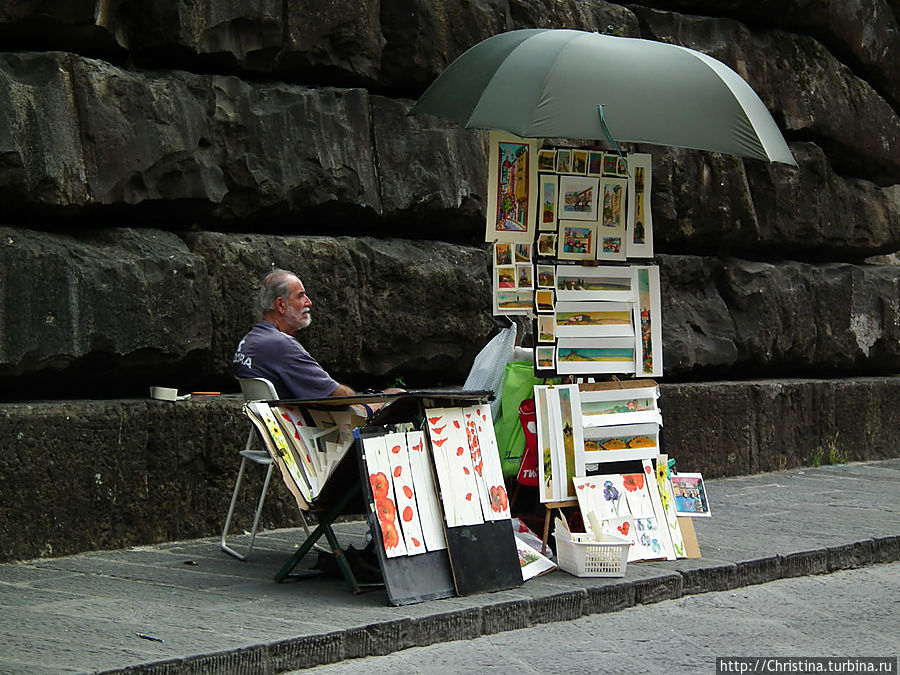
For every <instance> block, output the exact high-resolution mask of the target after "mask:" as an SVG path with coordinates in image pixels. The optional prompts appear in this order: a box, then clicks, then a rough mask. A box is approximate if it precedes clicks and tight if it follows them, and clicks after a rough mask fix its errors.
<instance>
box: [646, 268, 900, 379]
mask: <svg viewBox="0 0 900 675" xmlns="http://www.w3.org/2000/svg"><path fill="white" fill-rule="evenodd" d="M657 258H658V261H659V263H660V277H661V279H660V283H661V285H662V287H663V288H664V289H665V290H664V291H663V296H664V298H663V312H662V316H663V344H664V351H663V354H664V357H663V358H664V363H665V370H666V372H667V373H671V374H682V373H687V372H691V371H694V372H699V371H700V370H701V369H702V370H703V371H705V372H707V373H716V374H719V375H722V374H725V373H729V372H730V373H732V374H736V373H746V374H751V373H752V374H755V375H756V376H760V375H762V374H776V373H783V374H791V373H805V374H809V375H813V374H816V373H818V374H821V373H823V372H840V371H843V372H848V371H856V372H864V371H866V370H868V371H869V372H879V371H887V372H896V370H897V368H898V367H900V305H898V300H897V298H898V294H900V288H898V283H900V277H898V274H897V268H896V267H895V266H893V265H851V264H845V263H826V264H810V263H800V262H775V263H766V262H753V261H747V260H737V259H734V258H725V259H720V258H702V257H697V256H670V255H660V256H658V257H657Z"/></svg>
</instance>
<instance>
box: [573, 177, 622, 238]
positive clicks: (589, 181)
mask: <svg viewBox="0 0 900 675" xmlns="http://www.w3.org/2000/svg"><path fill="white" fill-rule="evenodd" d="M598 184H599V179H597V178H589V177H587V176H585V177H582V176H561V177H560V179H559V199H558V205H557V208H556V215H557V218H560V219H563V218H564V219H567V220H589V221H596V220H597V218H598V216H599V212H598V209H597V204H598V203H599V200H598V196H599V192H598ZM624 193H625V190H624V188H623V189H622V197H623V198H624V196H625V194H624ZM623 218H624V211H623ZM622 232H623V234H624V232H625V221H624V219H623V220H622Z"/></svg>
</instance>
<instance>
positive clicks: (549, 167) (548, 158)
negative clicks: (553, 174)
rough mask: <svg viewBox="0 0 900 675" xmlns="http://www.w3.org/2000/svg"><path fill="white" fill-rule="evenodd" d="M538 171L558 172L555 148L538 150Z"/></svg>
mask: <svg viewBox="0 0 900 675" xmlns="http://www.w3.org/2000/svg"><path fill="white" fill-rule="evenodd" d="M538 171H556V150H554V149H553V148H541V149H540V150H538Z"/></svg>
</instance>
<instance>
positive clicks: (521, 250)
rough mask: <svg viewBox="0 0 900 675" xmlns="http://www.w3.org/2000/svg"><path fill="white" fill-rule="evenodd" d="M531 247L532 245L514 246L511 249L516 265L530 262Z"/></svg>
mask: <svg viewBox="0 0 900 675" xmlns="http://www.w3.org/2000/svg"><path fill="white" fill-rule="evenodd" d="M531 246H532V244H530V243H529V244H522V243H520V244H516V245H515V248H514V249H513V251H514V253H515V258H516V264H517V265H518V264H519V263H530V262H531Z"/></svg>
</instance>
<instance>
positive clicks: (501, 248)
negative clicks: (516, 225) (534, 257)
mask: <svg viewBox="0 0 900 675" xmlns="http://www.w3.org/2000/svg"><path fill="white" fill-rule="evenodd" d="M512 247H513V245H512V244H510V243H509V242H499V241H498V242H496V243H495V244H494V267H502V266H504V265H512V264H513V250H512Z"/></svg>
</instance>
